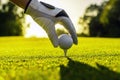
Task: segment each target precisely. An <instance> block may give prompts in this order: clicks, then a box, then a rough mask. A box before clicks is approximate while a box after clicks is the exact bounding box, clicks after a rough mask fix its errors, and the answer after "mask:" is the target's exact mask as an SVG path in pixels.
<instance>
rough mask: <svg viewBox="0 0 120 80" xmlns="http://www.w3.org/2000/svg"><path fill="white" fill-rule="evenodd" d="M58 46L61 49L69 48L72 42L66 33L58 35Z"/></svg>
mask: <svg viewBox="0 0 120 80" xmlns="http://www.w3.org/2000/svg"><path fill="white" fill-rule="evenodd" d="M58 41H59V46H60V48H62V49H66V50H67V49H69V48H71V46H72V44H73V40H72V38H71V36H69V35H67V34H62V35H60V36H59V39H58Z"/></svg>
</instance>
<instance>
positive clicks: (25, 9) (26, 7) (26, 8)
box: [24, 0, 32, 13]
mask: <svg viewBox="0 0 120 80" xmlns="http://www.w3.org/2000/svg"><path fill="white" fill-rule="evenodd" d="M31 1H32V0H29V1H28V3H27V5H26V7H25V11H24V13H26V11H27V8H28V6H29V4H30V2H31Z"/></svg>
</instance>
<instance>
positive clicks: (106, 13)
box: [79, 0, 120, 37]
mask: <svg viewBox="0 0 120 80" xmlns="http://www.w3.org/2000/svg"><path fill="white" fill-rule="evenodd" d="M119 4H120V0H109V1H105V2H103V3H102V5H99V6H98V5H96V4H94V5H90V6H89V7H88V8H87V9H86V11H85V14H84V16H83V17H82V18H80V20H79V24H82V25H83V26H84V27H85V29H86V28H89V35H90V36H92V37H96V36H100V37H120V31H119V30H120V10H119V8H120V5H119ZM86 25H87V26H86Z"/></svg>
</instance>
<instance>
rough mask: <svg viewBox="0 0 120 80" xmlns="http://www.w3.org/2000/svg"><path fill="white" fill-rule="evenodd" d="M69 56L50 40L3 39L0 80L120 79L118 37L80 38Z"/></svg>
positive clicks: (69, 52) (1, 42)
mask: <svg viewBox="0 0 120 80" xmlns="http://www.w3.org/2000/svg"><path fill="white" fill-rule="evenodd" d="M67 56H68V58H66V57H64V53H63V51H62V50H61V49H60V48H53V46H52V45H51V43H50V41H49V40H48V39H37V38H30V39H26V38H22V37H1V38H0V80H120V39H119V38H117V39H112V38H79V44H78V45H77V46H76V45H74V46H73V47H72V48H71V49H69V50H68V53H67Z"/></svg>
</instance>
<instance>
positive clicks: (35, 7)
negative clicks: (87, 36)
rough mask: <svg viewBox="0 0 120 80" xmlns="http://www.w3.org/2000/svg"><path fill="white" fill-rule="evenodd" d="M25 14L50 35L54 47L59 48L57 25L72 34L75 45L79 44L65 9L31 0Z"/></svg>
mask: <svg viewBox="0 0 120 80" xmlns="http://www.w3.org/2000/svg"><path fill="white" fill-rule="evenodd" d="M25 13H27V14H29V15H30V16H31V17H32V18H33V19H34V20H35V21H36V22H37V23H38V24H39V25H40V26H41V27H42V28H43V29H44V30H45V31H46V33H47V34H48V37H49V39H50V41H51V42H52V44H53V46H54V47H57V46H59V43H58V36H57V34H56V31H55V24H56V23H58V22H59V23H60V24H62V25H63V26H64V27H65V28H66V29H67V30H68V31H69V33H70V35H71V37H72V39H73V42H74V44H77V43H78V41H77V35H76V31H75V28H74V26H73V24H72V22H71V20H70V18H69V17H68V15H67V14H66V12H65V11H64V10H63V9H60V8H56V7H54V6H52V5H49V4H46V3H44V2H38V0H30V1H29V2H28V4H27V6H26V9H25Z"/></svg>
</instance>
